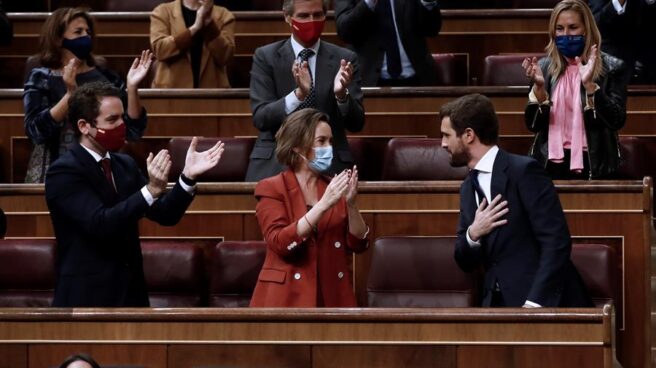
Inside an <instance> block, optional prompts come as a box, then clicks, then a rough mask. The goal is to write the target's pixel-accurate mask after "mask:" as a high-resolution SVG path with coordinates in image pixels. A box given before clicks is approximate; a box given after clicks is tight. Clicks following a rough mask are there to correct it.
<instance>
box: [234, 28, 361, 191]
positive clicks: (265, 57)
mask: <svg viewBox="0 0 656 368" xmlns="http://www.w3.org/2000/svg"><path fill="white" fill-rule="evenodd" d="M320 42H321V43H320V46H319V51H318V53H317V60H316V66H315V74H316V75H315V76H314V84H315V86H316V87H315V91H316V98H317V99H316V101H317V109H318V110H320V111H322V112H324V113H326V114H328V116H329V117H330V128H331V129H332V133H333V157H334V159H333V163H332V166H331V170H330V172H329V173H328V174H330V173H337V172H341V171H342V170H344V169H346V168H351V167H352V166H353V156H352V155H351V151H350V150H349V146H348V141H347V140H346V131H347V130H348V131H350V132H359V131H361V130H362V128H363V127H364V108H363V106H362V89H361V88H360V69H359V66H358V60H357V56H356V55H355V53H353V52H352V51H349V50H347V49H345V48H342V47H339V46H337V45H333V44H331V43H328V42H324V41H320ZM341 59H344V60H347V61H350V62H351V64H352V66H353V78H352V81H351V84H350V85H349V87H348V90H349V95H348V98H349V99H350V101H349V107H348V111H347V112H346V115H345V116H342V114H341V112H340V111H339V107H338V106H337V100H336V99H335V93H334V92H333V83H334V80H335V75H337V71H338V70H339V63H340V60H341ZM294 60H296V59H295V57H294V49H293V48H292V42H291V40H290V39H289V38H288V39H286V40H282V41H278V42H274V43H271V44H268V45H265V46H262V47H260V48H258V49H257V50H255V55H254V56H253V68H252V69H251V85H250V98H251V110H252V111H253V124H254V125H255V127H256V128H257V129H258V130H259V131H260V133H259V134H258V136H257V140H256V141H255V146H254V147H253V152H252V153H251V156H250V163H249V165H248V171H247V172H246V181H259V180H260V179H264V178H268V177H270V176H274V175H276V174H278V173H280V172H281V171H282V170H283V167H282V166H281V165H280V164H279V163H278V161H277V159H276V157H275V155H274V151H275V148H276V138H275V136H276V132H278V129H280V126H281V125H282V122H283V121H284V120H285V118H286V117H287V114H286V113H285V96H287V95H288V94H289V93H290V92H291V91H293V90H294V89H295V88H296V82H295V81H294V77H293V76H292V64H293V63H294Z"/></svg>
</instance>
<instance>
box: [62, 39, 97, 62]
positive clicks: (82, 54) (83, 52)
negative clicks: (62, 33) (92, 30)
mask: <svg viewBox="0 0 656 368" xmlns="http://www.w3.org/2000/svg"><path fill="white" fill-rule="evenodd" d="M62 47H63V48H65V49H67V50H69V51H70V52H72V53H73V55H75V57H76V58H78V59H80V60H86V59H87V58H88V57H89V55H90V54H91V47H92V44H91V36H82V37H78V38H74V39H72V40H71V39H68V38H64V39H63V40H62Z"/></svg>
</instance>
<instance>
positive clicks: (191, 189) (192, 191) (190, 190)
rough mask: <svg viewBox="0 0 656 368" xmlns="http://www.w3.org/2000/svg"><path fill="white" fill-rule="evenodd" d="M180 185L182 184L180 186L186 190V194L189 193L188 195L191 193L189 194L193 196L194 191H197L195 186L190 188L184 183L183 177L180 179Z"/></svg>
mask: <svg viewBox="0 0 656 368" xmlns="http://www.w3.org/2000/svg"><path fill="white" fill-rule="evenodd" d="M178 183H180V186H181V187H182V189H184V191H185V192H187V193H189V194H191V195H193V194H194V191H195V190H196V186H195V185H194V186H189V185H187V184H186V183H185V182H184V181H182V178H181V177H180V178H178Z"/></svg>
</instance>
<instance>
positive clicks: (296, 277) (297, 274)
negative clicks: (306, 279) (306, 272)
mask: <svg viewBox="0 0 656 368" xmlns="http://www.w3.org/2000/svg"><path fill="white" fill-rule="evenodd" d="M294 279H295V280H300V279H301V274H300V273H298V272H296V273H295V274H294Z"/></svg>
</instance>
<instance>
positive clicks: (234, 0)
mask: <svg viewBox="0 0 656 368" xmlns="http://www.w3.org/2000/svg"><path fill="white" fill-rule="evenodd" d="M166 1H168V0H49V1H44V0H40V1H29V2H26V4H23V3H24V2H17V1H15V2H7V3H9V4H8V5H5V6H6V8H7V9H8V10H9V11H53V10H55V9H57V8H58V7H61V6H90V7H91V8H92V9H94V10H96V11H150V10H152V9H153V8H155V7H156V6H157V5H159V4H161V3H163V2H166ZM557 2H558V1H557V0H486V1H463V0H444V1H442V2H440V4H441V5H443V8H450V9H459V8H472V7H477V8H499V7H513V8H518V9H519V8H525V9H531V8H551V7H553V6H554V5H555V4H556V3H557ZM442 3H443V4H442ZM216 4H218V5H222V6H225V7H227V8H228V9H231V10H253V11H262V10H280V9H281V8H282V0H216ZM332 8H333V1H331V2H330V9H332Z"/></svg>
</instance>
